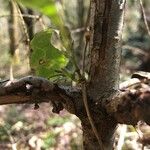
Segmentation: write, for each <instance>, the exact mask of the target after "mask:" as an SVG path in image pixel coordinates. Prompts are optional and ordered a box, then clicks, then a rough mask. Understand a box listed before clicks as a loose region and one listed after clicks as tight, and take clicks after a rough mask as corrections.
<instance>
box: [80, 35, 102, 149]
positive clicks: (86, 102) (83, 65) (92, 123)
mask: <svg viewBox="0 0 150 150" xmlns="http://www.w3.org/2000/svg"><path fill="white" fill-rule="evenodd" d="M89 36H90V35H88V36H86V43H85V49H84V51H83V58H82V63H83V64H82V78H81V88H82V97H83V103H84V107H85V110H86V113H87V116H88V119H89V122H90V124H91V127H92V130H93V132H94V134H95V136H96V138H97V141H98V143H99V146H100V149H101V150H103V149H104V148H103V143H102V140H101V137H100V136H99V134H98V131H97V128H96V126H95V125H94V120H93V118H92V116H91V113H90V109H89V105H88V99H87V89H86V80H85V76H84V72H85V54H86V51H87V46H88V43H89V39H90V38H89Z"/></svg>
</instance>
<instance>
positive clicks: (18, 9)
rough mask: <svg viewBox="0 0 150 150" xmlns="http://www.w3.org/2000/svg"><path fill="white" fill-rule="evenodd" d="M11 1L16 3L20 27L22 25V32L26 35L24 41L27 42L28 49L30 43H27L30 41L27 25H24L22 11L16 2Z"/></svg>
mask: <svg viewBox="0 0 150 150" xmlns="http://www.w3.org/2000/svg"><path fill="white" fill-rule="evenodd" d="M12 1H13V3H14V4H15V5H16V8H17V11H18V14H19V17H20V20H21V24H22V27H23V31H24V34H25V37H26V42H27V45H28V49H29V47H30V43H29V42H30V38H29V35H28V30H27V27H26V25H25V22H24V20H23V17H22V13H21V11H20V8H19V6H18V4H17V2H16V1H15V0H12Z"/></svg>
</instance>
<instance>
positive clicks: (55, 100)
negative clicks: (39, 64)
mask: <svg viewBox="0 0 150 150" xmlns="http://www.w3.org/2000/svg"><path fill="white" fill-rule="evenodd" d="M77 95H79V92H78V91H77V90H76V89H73V88H72V87H64V86H58V85H57V84H53V83H51V82H50V81H49V80H46V79H44V78H41V77H33V76H28V77H24V78H21V79H19V80H14V81H4V82H0V105H4V104H14V103H17V104H20V103H35V104H38V103H42V102H51V103H52V105H53V112H55V113H59V111H61V110H62V109H63V108H65V109H67V110H68V111H69V112H71V113H75V105H76V102H75V100H76V99H74V97H77ZM78 97H80V96H78Z"/></svg>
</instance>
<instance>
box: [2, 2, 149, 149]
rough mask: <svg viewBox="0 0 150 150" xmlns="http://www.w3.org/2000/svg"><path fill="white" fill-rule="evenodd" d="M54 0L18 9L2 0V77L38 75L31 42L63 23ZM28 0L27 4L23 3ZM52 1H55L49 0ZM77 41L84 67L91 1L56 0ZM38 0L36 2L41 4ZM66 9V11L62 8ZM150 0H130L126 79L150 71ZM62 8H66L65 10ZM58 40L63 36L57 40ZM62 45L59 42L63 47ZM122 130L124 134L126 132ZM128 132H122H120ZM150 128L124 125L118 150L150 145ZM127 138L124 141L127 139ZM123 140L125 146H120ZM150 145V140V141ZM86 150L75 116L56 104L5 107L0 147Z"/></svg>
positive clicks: (123, 67)
mask: <svg viewBox="0 0 150 150" xmlns="http://www.w3.org/2000/svg"><path fill="white" fill-rule="evenodd" d="M51 1H52V0H49V1H47V0H41V1H36V0H30V1H28V0H20V1H19V2H20V3H18V5H17V7H16V6H15V7H14V6H13V5H12V3H11V2H10V1H7V0H0V79H1V80H3V79H8V78H10V77H11V78H12V72H13V76H14V78H19V77H23V76H26V75H31V74H34V70H32V69H31V68H30V61H29V55H30V53H32V49H31V48H30V46H29V42H30V40H32V38H33V37H34V34H35V33H37V32H39V31H42V30H45V29H48V28H51V26H52V22H53V21H55V24H56V25H57V23H58V22H57V19H58V18H57V15H56V14H55V11H54V10H55V9H54V7H55V6H54V5H53V4H52V3H51ZM21 2H23V3H21ZM47 2H49V3H47ZM55 2H56V7H57V9H58V14H59V15H62V16H61V17H62V18H63V20H64V22H65V24H66V25H67V26H68V27H69V29H70V31H71V35H72V37H73V40H74V51H75V54H76V56H77V59H78V65H79V66H80V63H81V61H80V60H81V58H82V50H83V48H84V45H85V42H84V34H85V30H86V27H87V24H88V18H89V4H90V2H89V0H86V1H85V0H55ZM35 4H36V5H35ZM60 8H61V9H60ZM149 8H150V1H149V0H143V5H142V4H141V3H140V0H128V1H127V5H126V8H125V9H126V10H125V21H124V29H123V41H122V62H121V69H120V78H121V81H120V82H123V81H126V80H127V79H129V78H130V76H131V74H132V73H133V72H135V71H137V70H142V71H148V72H149V71H150V31H149V28H150V9H149ZM59 11H60V12H59ZM55 42H57V40H56V39H55ZM58 45H59V43H58V44H57V46H58ZM120 133H121V134H120ZM120 135H122V136H120ZM143 135H144V137H145V139H146V140H147V141H150V127H148V126H147V125H145V124H144V123H142V122H141V123H139V125H138V127H137V129H135V128H134V127H132V126H126V125H120V126H119V128H118V129H117V133H116V145H114V147H115V149H118V150H121V149H122V150H138V149H142V148H143V149H144V148H145V149H147V150H148V149H150V145H148V142H147V141H146V142H145V141H143V140H141V139H140V136H143ZM121 138H123V139H121ZM118 141H119V142H122V144H121V148H120V149H119V147H117V145H118ZM149 143H150V142H149ZM11 149H13V150H80V149H82V130H81V125H80V121H79V120H78V118H77V117H75V116H74V115H70V114H68V113H67V112H66V111H61V114H59V115H57V114H53V113H52V112H51V107H50V104H40V108H39V109H37V110H34V106H32V105H28V104H25V105H9V106H0V150H11Z"/></svg>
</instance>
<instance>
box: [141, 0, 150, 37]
mask: <svg viewBox="0 0 150 150" xmlns="http://www.w3.org/2000/svg"><path fill="white" fill-rule="evenodd" d="M140 6H141V9H142V15H143V19H144V24H145V26H146V29H147V32H148V35H149V36H150V29H149V26H148V23H147V19H146V14H145V9H144V6H143V2H142V0H140Z"/></svg>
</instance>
